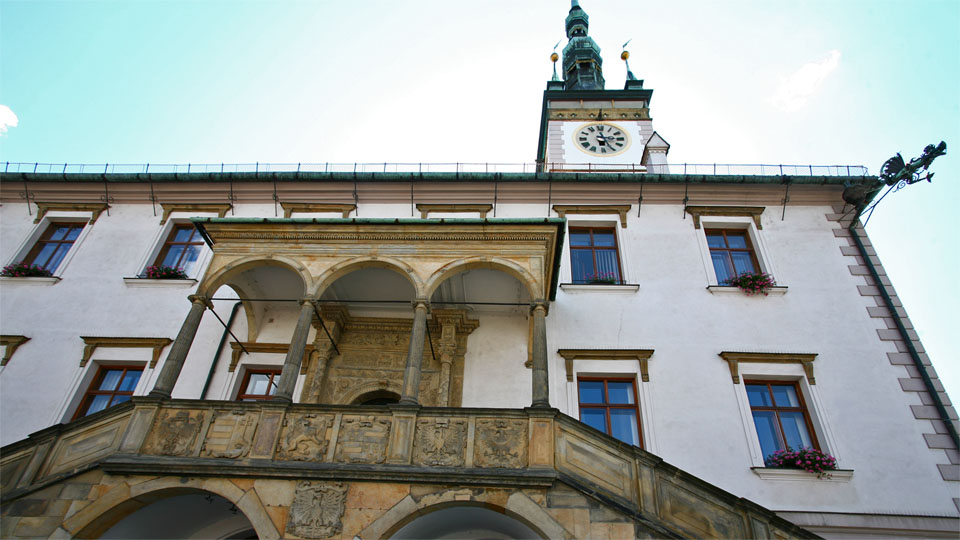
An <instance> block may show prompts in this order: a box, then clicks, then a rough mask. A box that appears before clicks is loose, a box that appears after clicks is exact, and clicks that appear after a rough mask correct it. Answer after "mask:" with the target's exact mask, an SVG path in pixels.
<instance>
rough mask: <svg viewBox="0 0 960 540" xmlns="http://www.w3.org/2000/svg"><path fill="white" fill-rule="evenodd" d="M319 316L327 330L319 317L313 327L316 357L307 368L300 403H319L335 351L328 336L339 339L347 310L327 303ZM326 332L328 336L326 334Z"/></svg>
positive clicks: (337, 340)
mask: <svg viewBox="0 0 960 540" xmlns="http://www.w3.org/2000/svg"><path fill="white" fill-rule="evenodd" d="M320 316H321V317H323V319H322V320H323V323H324V325H326V328H327V331H326V332H324V330H323V327H322V326H321V325H320V320H319V319H318V320H316V321H315V322H316V324H314V328H315V329H316V331H317V332H316V337H315V338H314V339H313V344H314V346H315V347H316V349H317V358H316V361H315V362H313V363H312V364H311V366H310V369H308V370H307V381H306V384H305V385H304V390H303V393H302V394H301V396H300V401H301V402H302V403H320V399H321V394H322V393H323V384H324V380H325V379H326V377H327V368H328V366H329V365H330V362H331V360H332V359H333V357H334V354H335V353H336V350H335V349H334V345H333V343H334V342H333V341H330V338H331V337H332V338H333V340H334V341H335V342H339V341H340V338H341V336H342V335H343V328H344V325H345V324H346V320H347V317H348V316H349V312H348V311H347V308H346V307H345V306H340V305H329V304H327V305H324V306H323V308H322V309H321V310H320ZM327 332H329V333H330V336H327Z"/></svg>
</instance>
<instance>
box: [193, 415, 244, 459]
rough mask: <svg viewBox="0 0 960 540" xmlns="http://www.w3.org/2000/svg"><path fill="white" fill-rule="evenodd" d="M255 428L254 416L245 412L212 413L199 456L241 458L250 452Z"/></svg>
mask: <svg viewBox="0 0 960 540" xmlns="http://www.w3.org/2000/svg"><path fill="white" fill-rule="evenodd" d="M256 428H257V421H256V416H255V415H253V414H247V412H246V411H231V412H229V413H226V414H223V413H220V414H217V413H214V417H213V422H212V423H211V425H210V429H209V430H207V438H206V440H205V441H204V442H203V450H202V451H201V455H203V456H206V457H217V458H230V459H236V458H240V457H243V456H245V455H247V453H248V452H249V451H250V442H251V441H252V440H253V434H254V431H256Z"/></svg>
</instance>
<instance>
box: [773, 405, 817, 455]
mask: <svg viewBox="0 0 960 540" xmlns="http://www.w3.org/2000/svg"><path fill="white" fill-rule="evenodd" d="M780 422H781V423H782V424H783V436H784V437H785V438H786V439H787V446H789V447H790V448H793V449H794V450H799V449H801V448H812V447H813V441H811V440H810V433H808V432H807V424H806V422H805V421H804V419H803V413H801V412H781V413H780Z"/></svg>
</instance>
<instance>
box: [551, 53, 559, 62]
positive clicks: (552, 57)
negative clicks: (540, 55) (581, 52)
mask: <svg viewBox="0 0 960 540" xmlns="http://www.w3.org/2000/svg"><path fill="white" fill-rule="evenodd" d="M559 59H560V55H559V54H557V53H552V54H551V55H550V61H551V62H556V61H557V60H559Z"/></svg>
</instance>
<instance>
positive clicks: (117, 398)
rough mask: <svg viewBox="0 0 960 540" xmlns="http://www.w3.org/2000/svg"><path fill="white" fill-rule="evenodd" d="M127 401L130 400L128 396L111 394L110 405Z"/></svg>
mask: <svg viewBox="0 0 960 540" xmlns="http://www.w3.org/2000/svg"><path fill="white" fill-rule="evenodd" d="M127 401H130V396H113V403H111V404H110V406H111V407H112V406H114V405H119V404H121V403H125V402H127Z"/></svg>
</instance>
